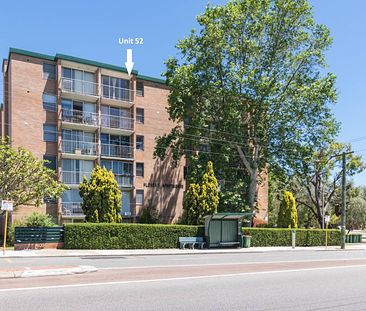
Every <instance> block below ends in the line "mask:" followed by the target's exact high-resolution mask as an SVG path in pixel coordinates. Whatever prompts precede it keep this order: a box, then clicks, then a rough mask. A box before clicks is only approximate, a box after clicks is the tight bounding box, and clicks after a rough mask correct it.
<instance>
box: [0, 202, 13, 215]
mask: <svg viewBox="0 0 366 311" xmlns="http://www.w3.org/2000/svg"><path fill="white" fill-rule="evenodd" d="M1 210H2V211H9V212H11V211H12V210H13V202H12V201H6V200H1Z"/></svg>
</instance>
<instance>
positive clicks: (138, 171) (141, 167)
mask: <svg viewBox="0 0 366 311" xmlns="http://www.w3.org/2000/svg"><path fill="white" fill-rule="evenodd" d="M136 176H138V177H144V163H136Z"/></svg>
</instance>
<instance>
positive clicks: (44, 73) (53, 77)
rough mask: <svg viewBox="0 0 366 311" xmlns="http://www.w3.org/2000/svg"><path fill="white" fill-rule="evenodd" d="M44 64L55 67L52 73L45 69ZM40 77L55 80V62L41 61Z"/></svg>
mask: <svg viewBox="0 0 366 311" xmlns="http://www.w3.org/2000/svg"><path fill="white" fill-rule="evenodd" d="M45 65H46V66H53V67H54V68H55V70H54V72H53V75H50V72H47V71H45ZM46 74H47V75H46ZM42 78H43V80H56V78H57V67H56V64H50V63H42Z"/></svg>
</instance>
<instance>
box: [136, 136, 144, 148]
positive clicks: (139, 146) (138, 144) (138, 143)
mask: <svg viewBox="0 0 366 311" xmlns="http://www.w3.org/2000/svg"><path fill="white" fill-rule="evenodd" d="M138 138H142V142H137V139H138ZM141 147H142V148H141ZM136 150H139V151H144V150H145V137H144V136H143V135H136Z"/></svg>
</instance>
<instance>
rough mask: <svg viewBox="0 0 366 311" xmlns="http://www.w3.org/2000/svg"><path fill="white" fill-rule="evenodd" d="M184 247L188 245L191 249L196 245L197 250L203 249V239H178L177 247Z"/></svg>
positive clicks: (192, 237) (193, 237)
mask: <svg viewBox="0 0 366 311" xmlns="http://www.w3.org/2000/svg"><path fill="white" fill-rule="evenodd" d="M186 245H189V246H190V247H191V248H192V249H193V248H194V247H195V245H197V247H199V248H201V249H202V248H203V246H204V245H205V242H204V241H203V237H195V236H191V237H180V238H179V247H180V249H183V248H185V246H186Z"/></svg>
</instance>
